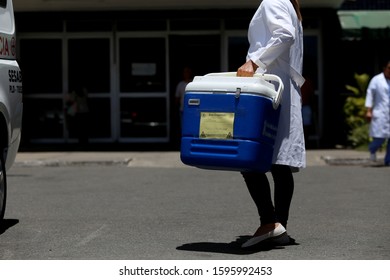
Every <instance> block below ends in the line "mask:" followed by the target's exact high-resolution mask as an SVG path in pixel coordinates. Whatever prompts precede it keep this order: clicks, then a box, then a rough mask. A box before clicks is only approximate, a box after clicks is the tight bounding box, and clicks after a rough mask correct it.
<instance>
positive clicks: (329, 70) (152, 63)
mask: <svg viewBox="0 0 390 280" xmlns="http://www.w3.org/2000/svg"><path fill="white" fill-rule="evenodd" d="M210 2H212V3H210ZM225 2H226V1H223V2H222V1H187V2H185V3H184V4H183V1H157V0H155V1H149V2H147V3H144V4H142V3H140V2H139V1H121V0H115V1H104V0H100V1H99V0H95V1H93V0H89V1H86V0H85V1H82V0H80V1H61V0H45V1H44V0H14V7H15V11H16V23H17V40H18V57H19V60H20V64H21V67H22V70H23V82H24V104H25V113H24V116H25V118H24V124H23V137H24V143H77V141H78V136H79V135H78V133H79V132H80V130H81V131H83V132H84V133H87V135H88V138H89V142H91V143H168V144H169V143H170V144H172V145H176V144H177V143H178V138H179V136H180V116H179V112H178V106H177V103H176V102H175V88H176V85H177V84H178V82H179V81H180V80H181V75H182V70H183V68H184V67H185V66H189V67H191V68H192V71H193V74H194V75H204V74H207V73H210V72H223V71H236V69H237V67H239V66H240V65H241V64H242V63H243V62H244V61H245V56H246V51H247V48H248V43H247V37H246V36H247V28H248V24H249V21H250V19H251V17H252V15H253V13H254V11H255V9H256V8H257V5H258V1H250V0H247V1H240V2H239V3H235V2H232V1H229V2H231V3H225ZM341 2H342V1H340V0H338V1H322V0H318V1H314V0H313V1H301V4H302V13H303V16H304V21H303V24H304V42H305V46H304V47H305V58H304V64H305V66H304V70H305V75H309V76H310V78H311V79H312V80H313V82H314V85H315V95H314V98H313V100H314V101H313V103H312V106H313V109H314V114H313V125H312V128H311V130H310V137H309V141H311V142H312V144H313V145H314V146H316V147H319V146H321V145H329V144H330V145H332V144H333V142H337V141H338V139H336V140H334V139H333V138H334V137H335V136H330V137H329V134H328V131H331V132H332V133H333V134H335V133H336V134H338V133H342V129H343V128H342V127H338V128H336V129H335V128H334V127H331V126H329V123H333V124H334V121H335V120H336V122H337V120H340V118H342V116H341V112H334V111H333V112H331V113H329V112H327V110H326V108H330V107H327V106H329V104H330V103H333V104H334V103H336V105H337V102H340V101H336V102H334V99H335V96H336V91H335V87H339V86H340V84H341V83H342V82H341V81H339V80H338V78H339V77H338V76H337V75H338V73H337V71H335V70H334V67H335V65H336V64H337V63H338V62H337V60H338V59H340V57H339V56H338V55H337V56H334V53H335V52H338V51H339V48H340V44H342V38H341V37H342V36H341V35H342V34H341V28H340V23H339V20H338V17H337V10H338V8H339V7H340V5H341ZM220 7H223V9H221V8H220ZM80 91H84V92H87V94H88V97H87V102H88V103H87V105H88V110H86V111H87V114H86V115H87V118H88V122H87V125H85V126H84V127H81V128H80V127H79V126H80V125H82V123H84V122H78V121H76V120H75V118H74V116H73V114H72V112H71V108H69V107H70V106H68V101H69V99H72V96H74V94H75V93H76V95H77V94H78V92H80ZM337 94H338V92H337ZM338 105H340V104H338ZM336 138H337V137H336Z"/></svg>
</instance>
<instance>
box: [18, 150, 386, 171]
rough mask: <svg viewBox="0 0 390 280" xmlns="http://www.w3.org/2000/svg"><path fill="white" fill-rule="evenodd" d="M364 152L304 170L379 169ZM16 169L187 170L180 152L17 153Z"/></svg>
mask: <svg viewBox="0 0 390 280" xmlns="http://www.w3.org/2000/svg"><path fill="white" fill-rule="evenodd" d="M368 157H369V155H368V152H366V151H358V150H352V149H324V150H322V149H319V150H317V149H315V150H307V156H306V161H307V166H308V167H310V166H325V165H381V164H382V162H383V160H382V159H383V158H384V153H383V152H380V153H378V154H377V162H371V161H369V158H368ZM14 164H15V165H17V166H66V165H97V164H98V165H125V166H128V167H167V168H186V167H187V166H186V165H184V164H183V163H182V162H181V161H180V152H179V151H86V152H83V151H44V152H42V151H33V152H31V151H30V152H23V151H22V152H19V153H18V154H17V156H16V159H15V163H14Z"/></svg>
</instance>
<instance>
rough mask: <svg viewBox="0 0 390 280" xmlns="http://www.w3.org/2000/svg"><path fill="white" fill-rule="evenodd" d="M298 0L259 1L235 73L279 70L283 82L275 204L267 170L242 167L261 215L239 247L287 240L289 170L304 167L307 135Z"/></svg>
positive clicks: (291, 184) (245, 74)
mask: <svg viewBox="0 0 390 280" xmlns="http://www.w3.org/2000/svg"><path fill="white" fill-rule="evenodd" d="M301 21H302V16H301V13H300V7H299V2H298V0H263V1H262V2H261V4H260V6H259V8H258V9H257V11H256V13H255V14H254V16H253V18H252V20H251V22H250V25H249V30H248V40H249V44H250V46H249V50H248V55H247V61H246V63H244V64H243V65H242V66H241V67H240V68H239V69H238V70H237V76H241V77H250V76H253V75H254V74H255V73H269V74H275V75H278V76H279V77H280V78H281V79H282V81H283V84H284V91H283V95H282V102H281V112H280V119H279V125H278V132H277V136H276V139H275V146H274V155H273V162H272V163H273V164H272V167H271V170H270V171H271V174H272V177H273V180H274V200H275V201H274V203H273V201H272V197H271V190H270V184H269V181H268V178H267V175H266V174H265V173H258V172H243V173H242V174H243V177H244V179H245V182H246V185H247V187H248V190H249V193H250V195H251V197H252V199H253V200H254V202H255V204H256V206H257V210H258V213H259V216H260V226H259V227H258V229H257V230H256V232H255V233H254V235H253V236H252V238H250V239H249V240H248V241H246V242H245V243H244V244H242V247H243V248H248V247H253V246H255V245H257V244H259V243H261V242H263V241H266V240H267V241H269V240H272V241H273V242H276V243H277V244H288V243H290V242H291V241H292V240H293V239H291V238H290V237H289V236H288V235H287V232H286V227H287V220H288V216H289V209H290V204H291V200H292V196H293V192H294V178H293V171H298V170H299V169H300V168H304V167H305V166H306V151H305V140H304V133H303V124H302V113H301V102H302V101H301V93H300V87H301V86H302V85H303V83H304V81H305V79H304V78H303V77H302V62H303V29H302V22H301Z"/></svg>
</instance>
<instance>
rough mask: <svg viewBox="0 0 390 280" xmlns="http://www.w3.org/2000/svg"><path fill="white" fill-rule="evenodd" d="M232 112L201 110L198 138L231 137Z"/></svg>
mask: <svg viewBox="0 0 390 280" xmlns="http://www.w3.org/2000/svg"><path fill="white" fill-rule="evenodd" d="M233 125H234V113H223V112H222V113H221V112H201V113H200V127H199V138H203V139H233Z"/></svg>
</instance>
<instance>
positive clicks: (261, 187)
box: [242, 172, 276, 225]
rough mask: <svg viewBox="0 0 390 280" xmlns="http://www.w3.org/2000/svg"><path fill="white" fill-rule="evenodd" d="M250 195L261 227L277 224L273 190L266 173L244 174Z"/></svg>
mask: <svg viewBox="0 0 390 280" xmlns="http://www.w3.org/2000/svg"><path fill="white" fill-rule="evenodd" d="M242 176H243V177H244V179H245V183H246V186H247V188H248V190H249V193H250V195H251V197H252V199H253V201H254V202H255V204H256V207H257V211H258V213H259V216H260V223H261V225H265V224H271V223H276V215H275V210H274V206H273V203H272V197H271V189H270V185H269V182H268V178H267V176H266V174H265V173H257V172H242Z"/></svg>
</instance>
